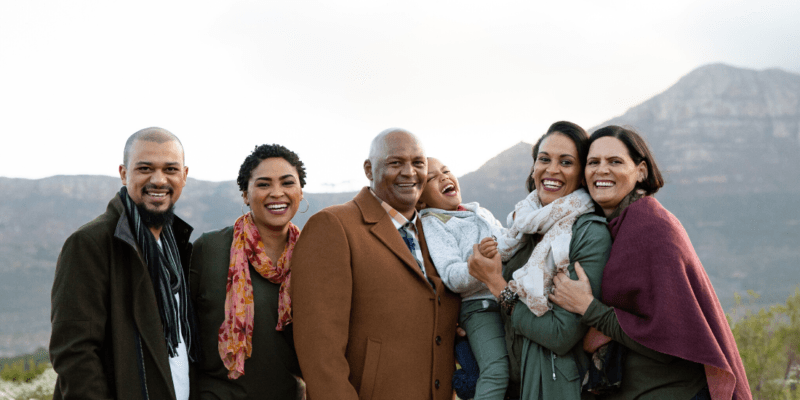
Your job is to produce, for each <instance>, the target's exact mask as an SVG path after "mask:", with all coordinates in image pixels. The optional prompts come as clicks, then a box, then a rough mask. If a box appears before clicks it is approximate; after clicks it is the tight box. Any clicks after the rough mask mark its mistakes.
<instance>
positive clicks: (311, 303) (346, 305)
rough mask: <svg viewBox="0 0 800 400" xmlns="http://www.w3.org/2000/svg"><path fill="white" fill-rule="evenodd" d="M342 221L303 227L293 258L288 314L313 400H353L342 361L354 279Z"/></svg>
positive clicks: (322, 215)
mask: <svg viewBox="0 0 800 400" xmlns="http://www.w3.org/2000/svg"><path fill="white" fill-rule="evenodd" d="M350 246H351V244H350V243H348V239H347V235H346V232H345V230H344V227H343V226H342V223H341V221H340V220H339V219H338V218H337V217H336V216H335V215H333V214H331V213H330V212H328V211H325V210H323V211H320V212H319V213H317V214H315V215H314V216H312V217H311V218H310V219H309V220H308V222H307V223H306V224H305V226H304V227H303V232H302V233H301V234H300V239H299V240H298V242H297V246H296V247H295V249H294V253H293V255H292V277H291V290H292V308H293V313H294V315H293V324H294V342H295V348H296V350H297V359H298V361H299V362H300V369H301V370H302V371H303V379H304V380H305V381H306V387H307V390H308V396H309V398H311V399H314V400H324V399H342V400H356V399H358V394H357V393H356V389H355V388H354V387H353V385H352V384H351V383H350V381H349V375H350V367H349V364H348V362H347V359H346V358H345V351H346V349H347V342H348V337H349V329H350V327H349V324H350V307H351V298H352V289H353V276H352V268H351V262H350V251H349V249H350Z"/></svg>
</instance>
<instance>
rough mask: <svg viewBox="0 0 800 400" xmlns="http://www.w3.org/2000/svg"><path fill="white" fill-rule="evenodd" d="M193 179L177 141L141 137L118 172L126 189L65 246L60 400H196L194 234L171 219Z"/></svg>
mask: <svg viewBox="0 0 800 400" xmlns="http://www.w3.org/2000/svg"><path fill="white" fill-rule="evenodd" d="M188 172H189V169H188V167H186V166H184V155H183V146H182V145H181V142H180V141H179V140H178V138H177V137H176V136H175V135H173V134H172V133H170V132H168V131H166V130H164V129H161V128H147V129H143V130H140V131H138V132H136V133H134V134H133V135H131V137H130V138H128V141H127V143H126V144H125V152H124V156H123V164H122V165H120V166H119V175H120V178H121V179H122V184H123V185H124V186H123V187H122V188H121V189H120V191H119V193H118V194H117V195H115V196H114V198H113V199H111V201H110V202H109V203H108V208H107V209H106V212H105V213H104V214H103V215H101V216H99V217H97V218H95V219H94V220H93V221H91V222H89V223H88V224H86V225H84V226H82V227H81V228H80V229H78V230H77V231H76V232H75V233H73V234H72V235H71V236H70V237H69V238H68V239H67V241H66V243H64V247H63V248H62V250H61V254H60V255H59V257H58V263H57V266H56V275H55V281H54V283H53V292H52V312H51V322H52V326H53V332H52V335H51V338H50V360H51V361H52V363H53V369H54V370H55V371H56V373H57V374H58V379H57V381H56V388H55V393H54V395H53V399H112V398H113V399H137V400H138V399H172V400H186V399H188V398H189V366H188V362H189V360H192V361H194V360H196V355H197V348H198V346H197V340H196V330H195V324H194V314H193V311H192V307H191V306H192V305H191V303H190V302H189V291H188V285H187V284H186V282H187V279H186V274H187V271H188V270H189V265H188V264H189V258H190V255H191V244H190V243H189V235H190V234H191V231H192V228H191V227H190V226H189V225H188V224H186V223H185V222H183V221H182V220H180V219H179V218H177V217H175V216H174V214H173V207H174V205H175V202H176V201H178V198H179V197H180V195H181V191H182V190H183V187H184V185H186V175H187V174H188Z"/></svg>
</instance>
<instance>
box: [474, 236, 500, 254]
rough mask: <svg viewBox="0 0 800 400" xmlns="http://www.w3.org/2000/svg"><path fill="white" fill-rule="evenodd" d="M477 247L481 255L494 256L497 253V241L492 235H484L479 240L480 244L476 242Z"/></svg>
mask: <svg viewBox="0 0 800 400" xmlns="http://www.w3.org/2000/svg"><path fill="white" fill-rule="evenodd" d="M478 249H479V250H480V252H481V255H482V256H484V257H486V258H494V256H495V255H497V241H496V240H495V238H494V236H492V237H485V238H483V240H481V242H480V244H478Z"/></svg>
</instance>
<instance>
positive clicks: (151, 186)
mask: <svg viewBox="0 0 800 400" xmlns="http://www.w3.org/2000/svg"><path fill="white" fill-rule="evenodd" d="M148 190H166V191H168V192H169V194H172V192H174V191H175V190H174V189H173V188H172V185H170V184H166V185H161V186H156V185H154V184H152V183H148V184H146V185H144V186H143V187H142V194H145V192H147V191H148Z"/></svg>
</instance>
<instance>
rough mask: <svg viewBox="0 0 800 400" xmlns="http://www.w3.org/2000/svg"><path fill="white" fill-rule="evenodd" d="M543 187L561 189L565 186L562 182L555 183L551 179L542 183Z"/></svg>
mask: <svg viewBox="0 0 800 400" xmlns="http://www.w3.org/2000/svg"><path fill="white" fill-rule="evenodd" d="M542 185H544V186H547V187H549V188H560V187H561V186H563V184H562V183H561V182H558V181H553V180H550V179H545V180H543V181H542Z"/></svg>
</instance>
